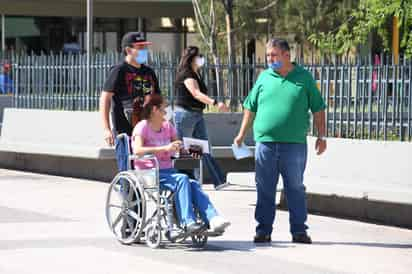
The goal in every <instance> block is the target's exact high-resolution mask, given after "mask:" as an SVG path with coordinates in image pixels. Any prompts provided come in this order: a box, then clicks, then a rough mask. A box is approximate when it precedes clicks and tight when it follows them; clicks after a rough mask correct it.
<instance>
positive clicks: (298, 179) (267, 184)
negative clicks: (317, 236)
mask: <svg viewBox="0 0 412 274" xmlns="http://www.w3.org/2000/svg"><path fill="white" fill-rule="evenodd" d="M255 159H256V166H255V169H256V190H257V203H256V209H255V219H256V221H257V223H258V225H257V227H256V234H258V235H270V234H271V233H272V225H273V222H274V220H275V211H276V204H275V199H276V186H277V183H278V180H279V175H282V179H283V188H284V193H285V195H286V200H287V204H288V208H289V223H290V232H291V233H292V234H294V235H295V234H300V233H305V232H306V229H307V228H308V227H307V226H306V225H305V222H306V219H307V206H306V193H305V186H304V185H303V173H304V171H305V167H306V159H307V146H306V144H288V143H272V142H267V143H266V142H263V143H257V144H256V152H255Z"/></svg>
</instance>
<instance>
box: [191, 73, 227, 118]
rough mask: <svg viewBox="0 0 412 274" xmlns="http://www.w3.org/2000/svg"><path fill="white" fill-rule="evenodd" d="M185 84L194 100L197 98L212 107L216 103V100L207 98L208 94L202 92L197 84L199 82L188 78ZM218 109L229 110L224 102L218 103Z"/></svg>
mask: <svg viewBox="0 0 412 274" xmlns="http://www.w3.org/2000/svg"><path fill="white" fill-rule="evenodd" d="M183 83H184V84H185V86H186V88H187V89H188V90H189V91H190V93H191V94H192V96H193V98H195V99H196V100H198V101H200V102H202V103H203V104H206V105H211V106H212V105H213V103H214V102H215V100H214V99H212V98H210V97H209V96H207V95H206V94H204V93H203V92H201V91H200V88H199V85H198V84H197V81H196V80H195V79H193V78H187V79H186V80H185V81H184V82H183ZM218 108H219V110H220V111H228V110H229V109H228V108H227V107H226V105H225V104H224V103H222V102H219V103H218Z"/></svg>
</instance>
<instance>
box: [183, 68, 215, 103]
mask: <svg viewBox="0 0 412 274" xmlns="http://www.w3.org/2000/svg"><path fill="white" fill-rule="evenodd" d="M188 78H192V79H195V80H196V82H197V84H198V85H199V89H200V91H201V92H202V93H204V94H207V87H206V85H205V83H204V82H203V79H202V78H200V77H199V75H198V74H197V73H195V72H194V71H192V70H186V71H184V72H182V73H180V75H178V77H177V79H176V104H177V105H178V106H181V107H183V108H185V109H189V110H203V109H204V108H205V107H206V105H205V104H204V103H202V102H200V101H198V100H196V99H195V98H194V97H193V95H192V93H190V91H189V90H188V89H187V88H186V86H185V83H184V81H185V80H186V79H188Z"/></svg>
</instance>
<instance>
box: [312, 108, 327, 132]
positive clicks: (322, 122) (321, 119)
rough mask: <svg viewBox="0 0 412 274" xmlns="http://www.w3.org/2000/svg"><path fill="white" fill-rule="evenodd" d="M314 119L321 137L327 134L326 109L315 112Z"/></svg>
mask: <svg viewBox="0 0 412 274" xmlns="http://www.w3.org/2000/svg"><path fill="white" fill-rule="evenodd" d="M313 121H314V125H315V128H316V130H317V133H318V136H319V137H324V136H326V119H325V111H324V110H322V111H319V112H316V113H314V114H313Z"/></svg>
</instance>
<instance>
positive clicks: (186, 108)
mask: <svg viewBox="0 0 412 274" xmlns="http://www.w3.org/2000/svg"><path fill="white" fill-rule="evenodd" d="M177 106H178V107H181V108H183V109H184V110H187V111H194V112H201V113H203V108H197V107H189V106H182V105H177Z"/></svg>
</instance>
